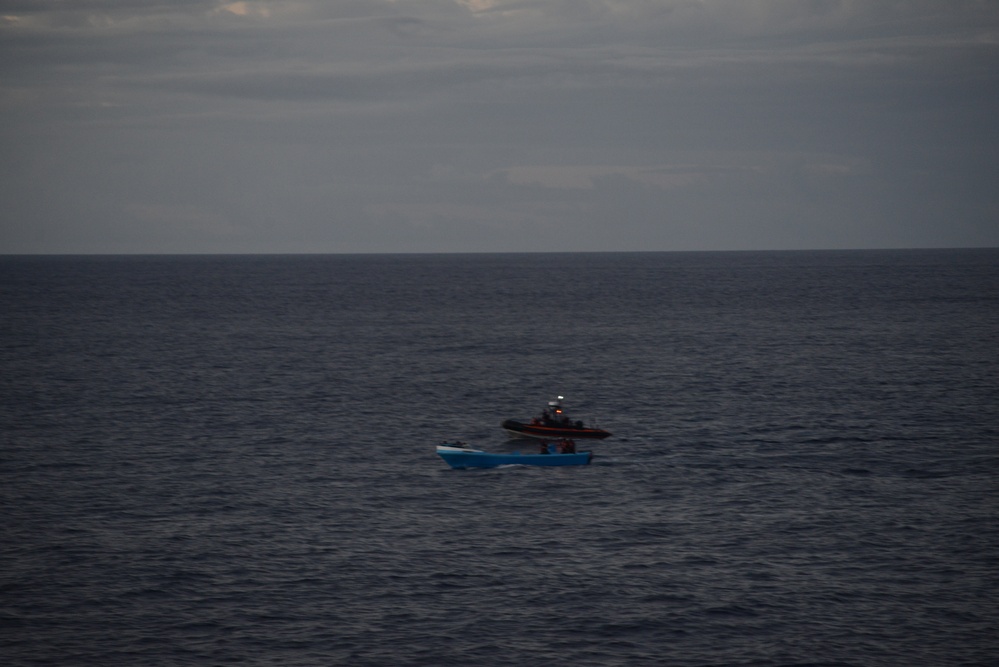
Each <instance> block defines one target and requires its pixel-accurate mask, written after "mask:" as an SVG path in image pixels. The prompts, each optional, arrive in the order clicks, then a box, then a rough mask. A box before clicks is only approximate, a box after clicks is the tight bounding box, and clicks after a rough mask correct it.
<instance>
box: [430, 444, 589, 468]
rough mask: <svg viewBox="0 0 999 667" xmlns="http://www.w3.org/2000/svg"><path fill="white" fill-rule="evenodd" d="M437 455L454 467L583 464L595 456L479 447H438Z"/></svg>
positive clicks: (585, 453) (577, 453)
mask: <svg viewBox="0 0 999 667" xmlns="http://www.w3.org/2000/svg"><path fill="white" fill-rule="evenodd" d="M437 455H438V456H440V457H441V458H442V459H444V462H445V463H447V464H448V465H449V466H451V467H452V468H458V469H462V468H496V467H498V466H510V465H521V466H583V465H588V464H589V463H590V460H591V459H592V458H593V453H592V452H576V453H575V454H520V453H519V452H515V453H512V454H494V453H492V452H483V451H480V450H477V449H463V448H460V447H444V446H438V447H437Z"/></svg>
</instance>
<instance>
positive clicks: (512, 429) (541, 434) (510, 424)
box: [500, 419, 610, 440]
mask: <svg viewBox="0 0 999 667" xmlns="http://www.w3.org/2000/svg"><path fill="white" fill-rule="evenodd" d="M500 426H501V427H502V428H503V430H505V431H506V432H507V433H509V434H510V435H512V436H514V437H516V438H537V439H539V440H560V439H563V438H568V439H570V440H579V439H583V440H603V439H604V438H607V437H609V436H610V433H609V432H607V431H605V430H603V429H600V428H575V427H568V428H567V427H565V426H544V425H541V424H525V423H524V422H519V421H516V420H514V419H507V420H506V421H505V422H503V423H502V424H500Z"/></svg>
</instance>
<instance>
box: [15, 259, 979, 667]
mask: <svg viewBox="0 0 999 667" xmlns="http://www.w3.org/2000/svg"><path fill="white" fill-rule="evenodd" d="M556 394H562V395H564V396H565V397H566V400H565V402H566V405H567V407H568V408H570V411H571V413H572V414H573V416H574V417H578V418H580V419H585V420H586V421H587V422H593V421H596V422H597V424H598V425H600V426H602V427H603V428H606V429H608V430H610V431H613V432H614V437H613V438H611V439H609V440H606V441H603V442H600V443H597V444H595V445H593V446H592V449H593V450H594V451H595V452H596V457H595V459H594V462H593V465H591V466H588V467H579V468H561V469H560V468H548V469H545V468H526V467H507V468H500V469H495V470H484V471H454V470H450V469H449V468H447V466H446V465H445V464H444V463H443V462H442V461H441V460H440V459H438V458H437V457H436V455H435V454H434V445H435V444H436V443H438V442H439V441H441V440H444V439H462V440H466V441H469V442H471V443H473V444H476V445H480V446H482V447H484V448H487V449H495V450H497V451H512V450H513V449H519V448H521V447H523V446H524V445H523V443H516V442H510V441H508V440H507V439H506V436H505V435H504V433H503V432H502V431H501V430H500V428H499V423H500V422H501V421H502V420H503V419H506V418H511V417H514V418H526V417H530V416H532V415H533V414H535V413H536V412H538V411H539V410H540V409H541V408H542V407H543V406H544V404H545V402H546V401H547V400H548V399H550V398H553V397H554V396H555V395H556ZM0 426H2V450H0V499H2V512H3V513H2V524H0V527H2V541H0V662H2V664H4V665H143V666H145V665H152V666H158V665H228V664H239V665H290V666H298V665H310V666H311V665H351V666H355V665H356V666H367V665H379V666H380V665H403V666H404V665H483V666H504V665H510V666H525V665H527V666H533V665H574V666H575V665H580V666H582V665H621V666H632V665H684V666H687V665H689V666H707V665H743V666H744V665H854V666H868V665H875V666H877V665H899V666H901V665H941V666H942V665H995V664H997V663H999V515H997V510H999V251H997V250H964V251H954V250H951V251H868V252H784V253H684V254H659V253H650V254H554V255H544V254H538V255H439V256H294V257H269V256H253V257H58V258H54V257H6V258H0Z"/></svg>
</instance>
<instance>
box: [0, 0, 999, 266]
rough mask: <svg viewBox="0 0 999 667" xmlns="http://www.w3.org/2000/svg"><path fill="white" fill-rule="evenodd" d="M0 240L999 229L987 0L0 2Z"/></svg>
mask: <svg viewBox="0 0 999 667" xmlns="http://www.w3.org/2000/svg"><path fill="white" fill-rule="evenodd" d="M0 120H2V123H0V197H2V208H0V253H36V252H41V253H93V252H97V253H105V252H110V253H117V252H128V253H132V252H139V253H147V252H154V253H175V252H208V253H215V252H254V253H255V252H454V251H533V250H540V251H577V250H742V249H798V248H871V247H953V246H999V2H996V1H994V0H980V1H970V0H912V1H904V0H793V1H792V0H326V1H318V0H271V1H256V2H254V1H245V2H225V1H210V0H72V1H70V0H62V1H59V0H48V1H46V0H0Z"/></svg>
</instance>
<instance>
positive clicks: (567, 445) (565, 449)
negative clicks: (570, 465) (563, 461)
mask: <svg viewBox="0 0 999 667" xmlns="http://www.w3.org/2000/svg"><path fill="white" fill-rule="evenodd" d="M558 453H559V454H575V453H576V443H575V441H574V440H571V439H569V438H565V439H563V440H562V441H561V442H559V443H558Z"/></svg>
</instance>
